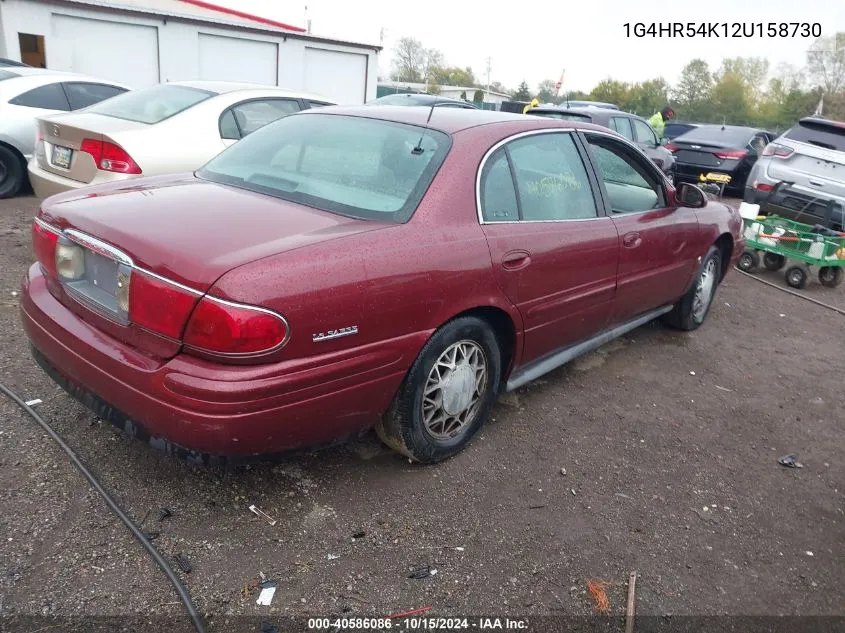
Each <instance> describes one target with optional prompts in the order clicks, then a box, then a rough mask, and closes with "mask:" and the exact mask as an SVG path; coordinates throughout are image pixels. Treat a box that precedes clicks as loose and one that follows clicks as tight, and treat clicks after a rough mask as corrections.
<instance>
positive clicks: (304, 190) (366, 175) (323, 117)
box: [199, 110, 451, 223]
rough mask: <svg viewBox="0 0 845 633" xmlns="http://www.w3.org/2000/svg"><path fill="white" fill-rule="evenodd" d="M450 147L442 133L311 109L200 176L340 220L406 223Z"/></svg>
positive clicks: (235, 149)
mask: <svg viewBox="0 0 845 633" xmlns="http://www.w3.org/2000/svg"><path fill="white" fill-rule="evenodd" d="M418 144H419V147H420V148H421V149H420V150H418V151H414V150H415V149H416V148H417V147H418ZM450 146H451V142H450V139H449V136H448V135H446V134H444V133H442V132H439V131H436V130H432V129H428V130H424V129H423V128H422V127H419V126H415V125H405V124H400V123H392V122H388V121H380V120H374V119H372V120H371V119H364V118H361V117H345V116H335V115H329V114H321V113H320V112H319V111H314V112H309V111H307V110H306V111H305V112H304V113H302V114H297V115H294V116H287V117H283V118H281V119H279V120H277V121H275V122H273V123H270V124H269V125H266V126H264V127H262V128H261V129H259V130H256V131H255V132H254V133H252V134H250V135H249V136H247V137H245V138H244V139H243V140H241V141H239V142H237V143H235V144H234V145H232V146H231V147H230V148H229V149H227V150H225V151H224V152H223V153H221V154H219V155H218V156H217V157H216V158H213V159H212V160H211V161H210V162H209V163H208V164H206V165H205V167H203V168H202V169H201V170H200V172H199V176H200V177H201V178H204V179H206V180H211V181H213V182H220V183H223V184H228V185H231V186H235V187H240V188H243V189H248V190H250V191H256V192H259V193H263V194H266V195H270V196H274V197H276V198H281V199H283V200H288V201H290V202H295V203H298V204H303V205H307V206H310V207H314V208H317V209H322V210H324V211H329V212H332V213H337V214H339V215H346V216H351V217H356V218H361V219H366V220H378V221H382V222H394V223H400V222H405V221H407V220H408V219H410V217H411V215H413V213H414V211H415V210H416V208H417V205H418V204H419V202H420V200H422V197H423V195H424V194H425V192H426V190H427V189H428V186H429V184H430V183H431V181H432V179H433V178H434V174H435V173H436V172H437V169H438V168H439V167H440V165H441V164H442V162H443V160H444V158H445V157H446V154H447V153H448V151H449V148H450ZM279 212H280V213H284V206H281V207H280V208H279Z"/></svg>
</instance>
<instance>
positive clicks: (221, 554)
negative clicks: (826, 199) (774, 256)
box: [0, 198, 845, 630]
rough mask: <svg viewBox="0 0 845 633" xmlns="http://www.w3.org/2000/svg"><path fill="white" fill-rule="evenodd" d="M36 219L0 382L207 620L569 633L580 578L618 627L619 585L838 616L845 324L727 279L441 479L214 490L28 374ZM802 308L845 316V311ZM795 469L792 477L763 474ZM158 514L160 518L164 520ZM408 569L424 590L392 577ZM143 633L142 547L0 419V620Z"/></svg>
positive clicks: (509, 416) (14, 419)
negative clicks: (21, 618)
mask: <svg viewBox="0 0 845 633" xmlns="http://www.w3.org/2000/svg"><path fill="white" fill-rule="evenodd" d="M35 205H36V201H35V199H34V198H21V199H17V200H12V201H3V202H0V381H2V382H3V383H5V384H6V385H8V386H9V387H10V388H12V389H13V390H14V391H16V392H17V393H19V394H21V395H22V396H23V397H25V398H27V399H29V398H41V399H42V400H43V401H44V402H43V404H40V405H38V407H37V409H38V411H39V412H40V413H41V415H42V416H44V417H45V418H46V419H47V420H48V421H49V422H50V423H51V424H53V425H54V428H55V429H56V430H57V431H58V432H59V434H60V435H62V436H63V437H64V438H65V439H66V440H67V441H68V443H69V444H70V445H71V446H72V447H73V448H74V449H75V450H76V451H77V452H78V453H79V454H80V455H81V457H82V458H83V460H84V461H85V462H86V463H88V464H89V465H91V466H92V468H93V470H95V472H96V473H97V474H98V475H99V477H100V478H101V480H102V482H103V483H104V484H105V485H106V487H107V488H108V489H109V490H111V491H113V493H114V494H115V496H116V497H117V499H118V500H119V501H120V502H121V503H122V504H123V505H124V507H125V508H126V509H127V511H128V512H129V513H130V514H131V515H132V516H133V517H135V518H136V519H137V520H138V521H140V520H142V519H143V518H144V517H145V515H147V513H149V518H148V519H147V521H146V523H145V526H144V527H145V529H148V530H156V531H159V532H161V536H160V537H159V538H158V539H157V540H156V541H155V544H156V546H157V547H158V548H159V549H160V550H161V551H162V552H163V553H164V554H166V555H167V556H168V557H171V556H172V555H175V554H177V553H182V554H184V555H185V556H187V557H188V559H189V560H190V562H191V564H192V566H193V571H192V572H191V573H190V574H188V575H186V576H185V579H186V582H187V585H188V587H189V589H190V591H191V593H192V595H193V596H194V599H195V601H196V603H197V605H198V607H199V608H200V610H201V611H202V612H203V613H207V614H212V615H213V617H214V618H215V619H216V620H220V619H222V618H224V617H225V616H227V615H228V616H232V615H239V614H251V615H256V614H264V615H267V616H268V617H269V616H270V615H271V614H299V615H302V614H309V615H321V616H325V615H337V614H341V613H343V612H344V611H345V612H347V613H348V614H350V615H356V614H369V615H382V616H383V615H387V614H390V613H395V612H397V611H402V610H406V609H414V608H419V607H424V606H432V607H433V609H432V610H431V611H430V612H429V615H438V616H439V615H449V614H451V615H457V614H465V615H467V614H492V615H502V616H504V615H506V614H514V615H536V614H548V613H562V614H572V615H586V614H590V613H592V612H593V602H592V599H591V596H590V595H589V593H588V592H587V591H586V584H587V581H588V580H589V579H601V580H605V581H608V582H609V583H611V584H610V585H609V586H608V588H607V592H608V596H609V599H610V609H611V613H613V614H622V613H624V609H625V592H626V582H627V578H628V574H629V572H630V571H631V570H633V569H636V570H638V571H639V574H640V577H639V580H638V582H637V605H638V613H640V614H744V615H754V614H772V615H775V614H793V615H811V614H826V615H835V614H840V615H841V614H843V605H845V587H843V585H842V584H841V580H842V561H843V558H842V551H843V550H842V547H843V544H845V510H843V508H845V494H843V493H845V443H843V439H842V438H843V431H845V415H843V414H842V404H843V387H845V383H843V378H842V377H843V351H845V344H843V336H842V332H843V329H842V328H843V324H845V321H843V317H842V316H841V315H838V314H836V313H835V312H832V311H829V310H826V309H823V308H821V307H817V306H814V305H812V304H810V303H808V302H804V301H802V300H800V299H798V298H795V297H792V296H789V295H787V294H786V293H781V292H778V291H776V290H774V289H772V288H769V287H766V286H764V285H763V284H760V283H758V282H756V281H753V280H751V279H748V278H745V277H742V276H740V275H739V274H738V273H736V272H732V273H731V274H730V276H729V277H728V279H727V280H726V282H725V284H724V285H723V286H722V288H721V289H720V291H719V294H718V296H717V303H716V305H715V306H714V309H713V311H712V313H711V316H710V319H709V320H708V322H707V323H706V324H705V326H704V327H703V328H701V329H700V330H699V331H697V332H695V333H693V334H691V335H683V334H679V333H676V332H672V331H668V330H665V329H663V328H661V327H646V328H642V329H640V330H637V331H635V332H633V333H632V334H631V335H629V336H627V337H626V338H625V339H623V340H621V341H617V342H615V343H613V344H610V345H608V346H606V347H605V348H604V349H602V350H600V351H599V352H597V353H595V354H593V355H591V356H588V357H586V358H583V359H581V360H580V361H578V362H576V363H574V364H572V365H570V366H568V367H566V368H563V369H562V370H559V371H557V372H555V373H553V374H551V375H549V376H547V377H546V378H545V379H543V380H540V381H538V382H536V383H534V384H532V385H530V386H529V387H527V388H525V389H522V390H520V391H519V392H518V393H516V394H510V395H508V396H506V397H503V398H502V401H501V402H500V404H499V405H498V406H497V408H496V410H495V416H494V417H495V421H494V422H493V423H492V424H490V426H489V427H488V428H486V430H485V431H484V432H483V434H482V435H481V436H480V437H479V438H478V439H476V440H475V441H474V442H473V443H472V445H471V446H470V447H469V449H468V450H467V451H465V452H464V453H463V454H462V455H460V456H458V457H457V458H455V459H452V460H451V461H448V462H446V463H443V464H441V465H438V466H433V467H419V466H413V465H410V464H409V463H408V462H407V461H405V460H402V459H400V458H398V457H396V456H395V455H394V454H392V453H391V452H390V451H388V450H387V449H385V448H382V447H381V445H380V444H379V443H378V441H377V440H376V439H375V437H374V436H373V435H372V434H369V435H366V436H365V437H363V438H361V439H360V440H358V441H356V442H353V443H351V444H348V445H345V446H342V447H340V448H336V449H331V450H327V451H322V452H318V453H311V454H308V455H305V456H300V457H295V458H291V459H288V460H286V461H283V462H277V463H274V464H266V465H253V466H251V467H239V468H237V469H234V470H232V471H229V472H227V473H217V472H211V471H208V470H203V469H200V468H197V467H194V466H191V465H189V464H186V463H184V462H181V461H177V460H176V459H173V458H167V457H164V456H162V455H159V454H157V453H156V452H154V451H153V450H152V449H150V448H149V447H148V446H147V445H145V444H142V443H140V442H134V441H130V440H128V439H126V438H125V437H124V436H123V435H121V434H120V433H119V432H118V431H116V430H115V429H113V428H112V427H110V426H109V425H107V424H104V423H99V422H97V421H96V420H95V419H94V417H93V416H92V415H91V414H90V413H88V412H87V411H86V410H84V409H83V408H82V407H81V406H79V405H78V404H76V403H75V402H73V401H72V400H71V399H70V398H69V397H68V396H66V395H65V394H64V392H62V391H61V390H60V389H58V388H57V387H56V386H55V385H54V384H53V383H52V382H51V381H50V380H49V379H48V378H46V377H45V376H44V375H43V374H42V372H41V371H40V370H39V369H38V367H37V366H36V365H35V363H34V362H33V361H32V360H31V358H30V356H29V354H28V348H27V344H26V341H25V338H24V335H23V332H22V329H21V327H20V325H19V319H18V308H17V303H18V298H17V297H16V295H15V293H16V291H17V290H18V285H19V282H20V279H21V277H22V275H23V273H24V270H25V269H26V268H27V266H28V265H29V263H30V261H31V259H32V256H31V248H30V245H29V221H30V218H31V214H32V212H33V210H34V207H35ZM765 276H766V278H768V279H771V280H774V281H775V282H776V283H779V284H781V285H782V280H781V278H780V276H779V275H774V274H768V273H767V274H765ZM805 292H806V294H808V295H810V296H813V297H816V298H819V299H821V300H823V301H827V302H830V303H835V304H836V305H838V306H840V307H843V308H845V289H843V288H840V289H838V290H830V289H826V288H823V287H821V286H820V285H819V284H818V283H817V282H815V283H814V284H813V285H812V286H810V287H809V288H808V289H807V290H806V291H805ZM693 372H694V374H693ZM790 452H797V453H798V454H799V456H800V461H801V462H803V464H804V468H803V469H786V468H783V467H781V466H780V465H778V462H777V459H778V457H780V456H781V455H784V454H786V453H790ZM562 469H565V474H562V473H563V472H564V471H562ZM253 503H254V504H257V505H258V507H260V508H261V509H262V510H264V511H265V512H266V513H268V514H269V515H271V516H272V517H274V518H276V519H278V523H277V524H276V525H275V526H272V527H271V526H270V525H268V524H267V523H266V522H264V521H262V520H260V519H258V518H257V517H255V516H254V515H252V514H251V513H250V512H249V511H248V510H247V507H248V506H249V505H250V504H253ZM161 507H167V508H169V509H170V510H171V512H172V516H171V517H170V518H168V519H166V520H164V521H162V522H159V520H158V514H159V508H161ZM356 532H363V533H364V536H363V537H361V538H353V536H352V535H353V534H354V533H356ZM419 564H428V565H431V566H432V567H433V568H436V570H437V574H436V575H435V576H432V577H429V578H426V579H423V580H416V579H411V578H409V577H408V576H409V568H410V567H411V566H414V565H419ZM259 573H263V574H264V575H265V576H266V577H267V578H272V579H275V580H277V581H278V591H277V592H276V596H275V598H274V600H273V603H272V606H270V607H266V606H261V607H259V606H256V604H255V594H253V595H252V597H251V598H248V597H244V595H243V594H242V588H243V586H244V585H245V584H246V583H248V582H249V581H250V580H251V579H253V578H256V577H258V576H259ZM151 612H154V613H157V614H164V615H167V614H173V615H174V616H177V617H178V618H180V621H184V618H183V615H182V613H183V612H182V609H181V606H180V604H179V603H178V602H177V597H176V595H175V593H174V592H173V591H172V589H171V588H170V586H169V585H168V583H167V581H166V579H165V578H164V576H163V575H162V574H161V573H160V572H159V571H158V569H157V568H156V567H155V566H154V565H153V563H152V562H151V561H150V559H149V558H148V557H147V556H146V555H145V554H144V552H143V550H142V548H141V547H140V546H139V544H138V543H137V542H136V541H135V540H134V539H133V538H132V537H131V535H130V534H129V533H128V531H127V530H126V529H125V528H124V527H123V525H122V524H120V523H119V522H118V520H117V519H116V518H115V517H114V516H113V515H112V514H111V513H110V512H109V511H108V510H107V508H106V506H105V504H104V503H103V502H102V500H101V499H100V498H99V497H97V496H96V495H95V493H93V492H92V491H91V490H90V489H89V487H88V485H87V484H86V482H85V481H84V480H83V479H82V477H81V476H80V475H79V474H78V472H77V471H76V470H75V469H74V468H73V466H72V465H71V464H70V462H69V461H68V460H67V458H66V457H65V455H64V453H62V452H61V451H60V450H59V449H58V447H57V446H56V445H55V444H54V443H53V442H52V441H51V440H49V439H48V438H47V437H46V436H45V435H44V434H43V433H42V432H40V430H39V429H38V428H37V427H36V425H35V424H34V422H32V421H31V420H30V419H29V418H28V417H26V416H24V415H23V414H22V413H21V412H19V410H18V409H17V408H16V407H15V406H13V405H12V404H11V403H10V402H9V401H7V400H4V399H3V398H2V397H0V615H3V614H5V615H10V614H15V613H26V614H34V615H40V614H61V615H74V616H76V615H83V614H85V615H117V614H123V615H126V614H134V613H151ZM250 630H253V629H250ZM256 630H257V629H256Z"/></svg>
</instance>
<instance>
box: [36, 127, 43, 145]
mask: <svg viewBox="0 0 845 633" xmlns="http://www.w3.org/2000/svg"><path fill="white" fill-rule="evenodd" d="M43 140H44V134H43V133H42V132H41V128H40V127H37V128H35V144H36V145H38V144H39V143H40V142H41V141H43Z"/></svg>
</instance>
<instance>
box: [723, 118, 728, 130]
mask: <svg viewBox="0 0 845 633" xmlns="http://www.w3.org/2000/svg"><path fill="white" fill-rule="evenodd" d="M727 122H728V117H726V116H723V117H722V132H724V131H725V124H726V123H727Z"/></svg>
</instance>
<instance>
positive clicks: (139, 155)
mask: <svg viewBox="0 0 845 633" xmlns="http://www.w3.org/2000/svg"><path fill="white" fill-rule="evenodd" d="M327 105H334V103H333V102H332V101H331V100H329V99H326V98H324V97H321V96H319V95H314V94H306V93H301V92H293V91H290V90H285V89H282V88H276V87H272V86H260V85H256V84H243V83H231V82H221V81H178V82H171V83H166V84H159V85H156V86H153V87H151V88H145V89H142V90H136V91H133V92H131V93H126V94H123V95H119V96H117V97H114V98H112V99H109V100H108V101H104V102H102V103H98V104H96V105H94V106H91V107H89V108H86V109H85V110H81V111H79V112H75V113H72V114H62V115H53V116H45V117H40V118H39V119H38V132H37V135H36V147H35V156H34V157H33V158H32V160H31V161H30V162H29V178H30V181H31V182H32V187H33V189H34V190H35V194H36V195H37V196H40V197H46V196H49V195H52V194H56V193H61V192H63V191H68V190H70V189H75V188H79V187H85V186H88V185H95V184H101V183H105V182H111V181H115V180H126V179H130V178H137V177H140V176H155V175H160V174H170V173H178V172H186V171H194V170H196V169H199V168H200V167H202V166H203V165H204V164H205V163H206V162H208V161H209V160H210V159H211V158H213V157H214V156H216V155H217V154H219V153H220V152H221V151H222V150H223V149H225V148H226V147H228V146H229V145H231V144H232V143H235V142H237V141H238V139H241V138H243V137H244V136H246V135H247V134H249V133H250V132H254V131H255V130H257V129H258V128H260V127H262V126H263V125H266V124H267V123H271V122H272V121H275V120H276V119H279V118H281V117H283V116H285V115H288V114H292V113H294V112H298V111H300V110H304V109H308V108H314V107H321V106H327Z"/></svg>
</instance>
